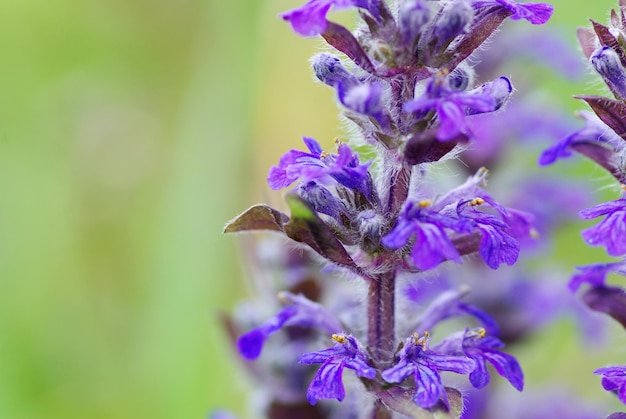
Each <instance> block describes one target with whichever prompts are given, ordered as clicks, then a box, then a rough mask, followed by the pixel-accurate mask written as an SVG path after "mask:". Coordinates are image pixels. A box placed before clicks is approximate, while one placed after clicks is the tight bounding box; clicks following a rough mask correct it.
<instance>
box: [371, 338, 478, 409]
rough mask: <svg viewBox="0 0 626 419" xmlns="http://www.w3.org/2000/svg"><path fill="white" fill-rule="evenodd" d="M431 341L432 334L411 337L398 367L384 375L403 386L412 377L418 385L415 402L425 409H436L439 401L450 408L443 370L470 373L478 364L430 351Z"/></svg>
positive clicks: (388, 380) (399, 355) (403, 350)
mask: <svg viewBox="0 0 626 419" xmlns="http://www.w3.org/2000/svg"><path fill="white" fill-rule="evenodd" d="M428 342H429V336H428V334H425V335H424V336H423V337H419V336H418V335H417V334H415V335H413V336H412V337H409V338H408V339H406V341H405V342H404V346H403V348H402V349H401V350H400V352H399V353H398V354H397V355H396V363H395V365H393V366H392V367H391V368H388V369H386V370H385V371H383V372H382V377H383V379H384V380H385V381H387V382H389V383H401V382H402V381H404V379H405V378H407V377H409V376H411V375H412V376H413V380H414V382H415V395H414V397H413V401H414V402H415V404H417V405H418V406H421V407H423V408H425V409H428V408H430V407H433V406H434V405H435V404H437V402H438V401H439V400H442V401H443V403H444V405H445V406H448V397H447V394H446V391H445V388H444V386H443V383H442V382H441V375H440V374H439V372H440V371H451V372H455V373H457V374H469V373H470V372H472V371H473V370H474V367H475V364H474V361H472V360H471V359H469V358H468V357H466V356H464V355H448V354H445V353H440V352H438V351H436V350H432V349H429V348H428Z"/></svg>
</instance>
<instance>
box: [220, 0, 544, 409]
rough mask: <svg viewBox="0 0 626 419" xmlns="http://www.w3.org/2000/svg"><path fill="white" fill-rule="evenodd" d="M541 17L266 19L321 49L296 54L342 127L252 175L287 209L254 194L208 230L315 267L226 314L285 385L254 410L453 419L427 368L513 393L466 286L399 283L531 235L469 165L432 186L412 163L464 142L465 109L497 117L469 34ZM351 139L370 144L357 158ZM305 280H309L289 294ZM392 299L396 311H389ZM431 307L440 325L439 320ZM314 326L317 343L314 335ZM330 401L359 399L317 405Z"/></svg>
mask: <svg viewBox="0 0 626 419" xmlns="http://www.w3.org/2000/svg"><path fill="white" fill-rule="evenodd" d="M331 8H334V9H337V10H339V9H348V8H356V9H358V11H359V15H360V17H361V18H362V20H363V23H362V24H361V25H360V26H359V28H358V29H357V30H356V31H354V32H351V31H350V30H348V29H347V28H345V27H343V26H341V25H339V24H337V23H334V22H331V21H329V20H328V19H327V14H328V12H329V10H330V9H331ZM551 13H552V7H551V6H550V5H548V4H544V3H518V2H516V1H513V0H484V1H483V0H451V1H432V0H400V1H398V4H397V8H395V9H394V10H392V9H391V8H390V7H389V5H387V4H386V3H385V2H384V1H383V0H310V1H309V2H308V3H306V4H304V5H302V6H301V7H299V8H296V9H294V10H291V11H289V12H287V13H285V14H283V15H282V17H283V18H284V19H285V20H287V21H288V22H289V23H290V24H291V25H292V27H293V29H294V30H295V31H296V32H297V33H298V34H300V35H303V36H318V35H319V36H321V37H322V38H323V39H324V40H325V41H326V42H327V43H328V44H329V46H330V47H332V48H334V50H335V52H334V53H326V52H324V53H320V54H318V55H316V56H315V57H314V58H313V60H312V63H313V71H314V73H315V76H316V77H317V79H319V80H320V81H321V82H322V83H323V84H326V85H328V86H329V87H331V88H332V89H334V91H335V92H336V95H337V99H338V102H339V103H340V105H341V108H342V110H343V115H344V116H345V117H346V118H347V119H348V120H349V121H352V122H353V123H354V125H355V127H356V130H357V132H358V135H356V136H355V138H352V139H351V141H350V144H348V143H347V142H343V141H340V140H335V149H333V150H328V149H326V150H325V149H324V147H323V146H322V145H321V144H323V142H318V141H316V140H315V139H313V138H309V137H304V138H303V141H304V145H305V148H306V149H293V150H290V151H288V152H287V153H285V154H284V155H283V156H282V157H281V158H280V160H279V162H278V164H277V165H275V166H273V167H272V168H271V169H270V171H269V174H268V178H267V180H268V184H269V186H270V187H271V188H272V189H283V188H287V187H291V186H292V185H293V189H292V190H291V191H290V192H289V193H288V194H287V195H286V202H287V206H288V207H289V210H290V214H289V215H288V214H286V213H283V212H282V211H280V210H278V209H274V208H271V207H269V206H267V205H262V204H261V205H255V206H253V207H251V208H249V209H248V210H246V211H245V212H244V213H242V214H241V215H239V216H238V217H236V218H235V219H234V220H232V221H230V222H229V223H228V224H227V226H226V229H225V231H226V232H227V233H236V232H247V231H254V230H265V231H271V232H274V233H277V234H278V235H280V236H283V237H284V238H285V239H287V240H288V241H290V242H291V243H294V242H295V243H297V244H298V246H299V249H300V251H301V252H303V253H301V255H306V261H301V262H302V263H300V264H298V265H297V266H293V265H290V266H289V268H288V269H286V270H287V271H289V270H296V271H299V272H302V271H303V270H304V271H306V272H309V271H310V270H311V269H313V268H317V269H319V272H318V273H317V274H312V275H310V276H307V277H306V279H301V280H299V281H296V282H295V283H294V282H292V281H285V283H284V284H283V286H285V288H287V290H286V291H282V292H280V293H279V299H278V300H279V301H280V303H281V305H280V306H279V307H276V309H275V311H274V312H273V313H272V314H270V315H269V316H267V317H265V318H259V317H261V316H259V315H256V316H255V319H254V320H253V321H249V323H252V324H251V325H250V326H249V327H246V325H245V324H244V323H246V322H245V320H239V321H237V320H236V319H230V320H229V321H228V325H229V330H231V332H232V335H233V340H235V341H236V343H235V345H236V347H237V348H238V350H239V352H240V353H241V355H242V356H243V358H245V359H246V360H249V361H253V360H257V359H258V360H259V362H258V364H263V362H266V363H269V364H270V365H271V367H268V370H270V371H271V373H270V374H269V376H271V377H274V379H273V380H272V381H276V382H278V383H279V384H277V386H279V387H280V388H281V389H284V388H285V387H288V386H291V389H290V390H289V391H286V393H287V394H289V395H290V397H286V396H285V395H284V394H280V392H273V393H272V394H270V395H269V397H270V400H269V401H268V402H267V404H268V405H267V406H266V407H265V408H264V411H263V415H265V416H267V417H270V418H272V419H275V418H282V417H296V416H297V415H301V416H297V417H316V418H317V417H319V418H325V417H370V418H390V417H391V416H392V415H407V416H409V417H422V416H421V415H422V414H433V413H444V414H446V415H447V416H446V417H459V416H460V414H461V411H462V410H463V408H462V404H463V397H462V395H461V394H460V392H459V391H458V390H457V389H455V388H453V387H450V385H447V383H446V379H445V376H444V375H442V372H453V373H456V374H460V375H466V376H468V380H469V383H470V384H471V385H472V386H473V387H474V388H476V389H482V388H484V387H485V386H487V384H488V383H489V381H490V376H489V370H488V369H487V367H486V365H487V363H489V364H491V365H493V367H494V368H495V371H496V372H497V373H498V374H499V375H501V376H503V377H504V378H505V379H506V380H508V382H509V383H510V384H511V385H512V386H513V387H514V388H515V389H517V390H519V391H521V390H522V388H523V373H522V370H521V368H520V365H519V363H518V361H517V360H516V359H515V358H514V357H513V356H511V355H509V354H506V353H504V352H502V351H501V350H500V349H501V348H502V347H503V346H504V343H503V342H502V340H500V339H499V338H498V334H499V333H500V328H499V327H498V324H497V322H496V320H494V319H493V318H492V316H491V315H489V314H488V313H487V312H485V311H484V310H482V309H480V308H479V307H477V306H475V305H473V304H471V303H469V302H468V301H467V295H468V290H467V289H466V288H463V287H461V288H459V287H456V288H451V289H448V290H445V291H442V292H440V293H438V294H437V295H436V296H435V297H434V298H432V299H430V301H429V304H428V306H427V307H426V308H425V309H423V310H420V305H419V304H415V300H412V299H411V298H410V296H409V295H407V294H406V293H403V292H402V290H403V289H404V288H405V287H406V285H407V284H408V283H410V282H411V281H415V280H417V281H419V280H420V278H422V277H423V275H427V274H429V273H431V272H433V271H436V270H439V268H441V266H442V265H443V264H446V265H453V264H449V263H447V262H450V261H452V262H455V263H456V264H464V265H465V264H467V263H468V259H470V261H471V263H474V264H480V265H481V266H483V267H485V268H486V269H489V270H496V269H498V268H499V267H500V266H501V265H513V264H515V263H516V261H517V259H518V257H519V254H520V249H521V246H522V244H523V243H525V242H526V241H527V240H529V239H530V238H531V237H532V236H533V234H534V232H535V227H534V226H533V221H534V218H533V217H532V216H531V215H530V214H529V213H527V212H524V211H522V210H520V209H515V208H511V207H509V206H506V205H503V204H502V203H501V202H500V201H499V200H497V199H496V198H495V197H494V196H493V195H492V194H491V193H489V192H487V190H486V181H487V177H488V173H489V172H488V170H487V169H485V168H483V167H477V168H476V170H475V171H474V172H473V173H470V174H469V176H468V178H467V180H466V181H465V182H463V183H461V184H459V185H457V186H456V187H454V188H452V189H444V188H440V187H436V186H433V182H431V179H430V177H429V176H430V175H431V173H432V172H433V171H434V167H436V165H437V164H440V163H439V162H440V161H444V160H451V159H453V158H454V157H455V156H457V155H458V152H459V151H460V150H461V149H462V148H464V147H466V146H468V145H474V146H475V147H476V148H480V147H481V144H480V141H478V139H477V135H476V133H475V128H476V126H477V124H476V121H477V118H480V117H482V116H484V115H488V114H493V113H501V112H502V111H503V110H504V108H505V107H506V105H507V102H508V100H509V97H510V96H511V94H512V92H513V90H514V89H513V85H512V82H511V81H510V80H509V79H508V78H507V77H504V76H494V77H493V78H492V79H490V80H485V81H482V82H478V81H477V80H479V76H480V75H478V74H476V72H475V70H474V68H473V67H472V66H471V65H470V64H469V63H470V62H472V59H473V58H474V57H475V56H476V54H477V53H478V48H479V47H481V46H482V45H483V44H484V42H485V41H486V40H487V39H488V38H490V37H491V35H492V34H493V33H494V31H496V29H498V28H499V27H500V25H501V24H502V23H503V22H504V21H505V20H506V19H507V18H511V19H512V20H519V19H525V20H527V21H528V22H530V23H531V24H542V23H545V22H546V21H547V20H548V19H549V17H550V15H551ZM338 53H341V54H343V58H342V57H341V56H340V55H337V54H338ZM355 146H361V147H367V148H368V151H369V152H368V155H373V156H375V157H374V158H373V160H372V161H367V162H363V161H362V159H361V157H360V155H359V153H358V152H357V151H356V150H357V148H356V147H355ZM283 246H284V245H281V246H275V247H276V248H280V249H284V247H283ZM280 252H282V251H279V253H280ZM310 255H314V256H312V257H311V259H309V257H310ZM472 255H475V256H472ZM468 256H471V257H470V258H468ZM296 268H298V269H296ZM346 278H348V279H347V281H346ZM309 282H311V283H314V284H315V287H314V288H315V289H316V290H317V292H311V291H310V290H309V291H308V293H305V292H303V291H299V290H300V289H303V288H302V284H304V283H309ZM272 289H273V287H272ZM269 304H270V305H271V306H276V304H275V302H274V303H269ZM401 306H402V307H404V308H405V310H406V311H407V312H408V313H410V314H409V315H407V316H398V315H397V313H399V308H398V307H401ZM444 321H446V322H448V321H453V323H454V324H455V325H456V327H458V329H457V331H456V332H454V331H453V332H452V333H447V332H446V331H444V330H445V328H444V327H442V326H441V323H442V322H444ZM242 330H246V331H245V332H244V333H241V331H242ZM235 336H237V337H235ZM324 336H326V339H324ZM329 336H330V338H331V341H330V342H331V343H332V345H328V344H324V343H323V342H328V337H329ZM435 337H437V340H435V339H434V338H435ZM269 345H271V346H272V350H267V349H265V348H266V347H267V346H269ZM267 357H269V359H270V360H271V361H268V360H267ZM252 364H257V362H254V363H252ZM318 364H319V365H320V366H319V368H317V369H315V367H316V366H317V365H318ZM312 367H313V368H314V370H313V371H311V368H312ZM251 368H252V369H253V370H254V372H255V374H257V375H259V374H260V369H261V367H251ZM348 370H350V371H349V373H346V372H348ZM276 371H279V372H280V374H278V376H277V374H276ZM305 377H308V379H310V380H311V381H310V384H308V386H307V389H306V392H304V391H303V389H302V384H303V382H304V381H305ZM364 390H365V391H364ZM304 393H305V394H304ZM364 394H367V396H364ZM304 397H305V400H306V401H307V402H308V407H304V405H303V404H302V402H303V398H304ZM333 399H334V400H337V401H343V400H344V399H345V400H346V401H348V400H350V399H353V400H359V402H358V403H355V404H346V403H344V404H327V400H333ZM322 401H324V402H322ZM318 402H319V403H318ZM277 406H280V409H278V408H277ZM276 409H278V410H276ZM281 409H282V410H281ZM293 409H303V410H293ZM303 412H306V415H308V416H303V415H305V413H303ZM289 415H291V416H289Z"/></svg>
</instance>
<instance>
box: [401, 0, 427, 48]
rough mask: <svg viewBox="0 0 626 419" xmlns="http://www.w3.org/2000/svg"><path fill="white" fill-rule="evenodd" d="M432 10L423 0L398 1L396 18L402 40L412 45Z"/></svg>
mask: <svg viewBox="0 0 626 419" xmlns="http://www.w3.org/2000/svg"><path fill="white" fill-rule="evenodd" d="M431 16H432V12H431V9H430V6H429V5H428V2H426V1H425V0H404V1H403V2H402V3H400V10H399V12H398V20H399V26H400V33H401V34H402V41H403V42H405V43H406V44H409V45H412V44H413V43H414V42H415V41H416V40H417V38H419V36H420V35H421V34H422V31H423V29H424V27H425V26H426V24H427V23H428V22H429V21H430V18H431Z"/></svg>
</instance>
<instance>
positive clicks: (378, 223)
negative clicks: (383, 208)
mask: <svg viewBox="0 0 626 419" xmlns="http://www.w3.org/2000/svg"><path fill="white" fill-rule="evenodd" d="M357 223H358V228H359V233H360V236H361V239H360V242H361V247H362V248H363V250H365V251H366V252H373V251H374V250H376V249H377V248H378V247H379V246H380V239H381V230H382V226H383V223H384V220H383V218H382V217H381V216H380V215H378V214H376V212H374V211H373V210H365V211H361V212H360V213H359V215H357Z"/></svg>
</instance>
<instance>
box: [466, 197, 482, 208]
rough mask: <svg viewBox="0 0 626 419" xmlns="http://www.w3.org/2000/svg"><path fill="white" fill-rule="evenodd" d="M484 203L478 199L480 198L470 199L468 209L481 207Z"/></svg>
mask: <svg viewBox="0 0 626 419" xmlns="http://www.w3.org/2000/svg"><path fill="white" fill-rule="evenodd" d="M484 203H485V200H484V199H482V198H480V197H476V198H474V199H472V200H471V201H470V202H469V206H470V207H476V206H478V205H482V204H484Z"/></svg>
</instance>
